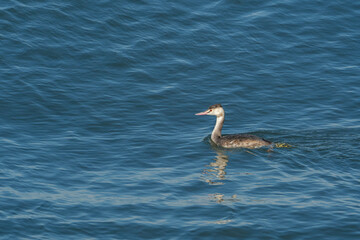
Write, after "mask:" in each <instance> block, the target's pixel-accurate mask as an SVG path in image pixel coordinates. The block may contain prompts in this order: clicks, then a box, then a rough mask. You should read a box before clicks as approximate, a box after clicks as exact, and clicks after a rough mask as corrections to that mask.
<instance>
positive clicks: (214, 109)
mask: <svg viewBox="0 0 360 240" xmlns="http://www.w3.org/2000/svg"><path fill="white" fill-rule="evenodd" d="M195 115H214V116H216V124H215V127H214V130H213V131H212V133H211V140H212V141H213V142H214V143H215V144H216V145H217V146H220V147H224V148H258V147H263V146H270V145H271V144H272V142H270V141H267V140H265V139H262V138H259V137H257V136H254V135H248V134H233V135H225V136H221V129H222V127H223V124H224V119H225V111H224V109H223V108H222V106H221V105H220V104H215V105H212V106H210V107H209V109H208V110H206V111H204V112H200V113H197V114H195Z"/></svg>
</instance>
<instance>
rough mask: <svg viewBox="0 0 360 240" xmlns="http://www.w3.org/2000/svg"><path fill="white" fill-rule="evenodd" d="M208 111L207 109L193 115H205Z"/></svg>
mask: <svg viewBox="0 0 360 240" xmlns="http://www.w3.org/2000/svg"><path fill="white" fill-rule="evenodd" d="M208 113H209V110H206V111H205V112H199V113H196V114H195V115H207V114H208Z"/></svg>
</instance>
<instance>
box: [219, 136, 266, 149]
mask: <svg viewBox="0 0 360 240" xmlns="http://www.w3.org/2000/svg"><path fill="white" fill-rule="evenodd" d="M216 144H217V145H219V146H221V147H224V148H259V147H263V146H268V145H271V144H272V143H271V142H270V141H267V140H265V139H263V138H260V137H257V136H254V135H249V134H231V135H225V136H220V137H219V139H218V141H217V143H216Z"/></svg>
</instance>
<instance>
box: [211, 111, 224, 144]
mask: <svg viewBox="0 0 360 240" xmlns="http://www.w3.org/2000/svg"><path fill="white" fill-rule="evenodd" d="M224 120H225V114H223V115H221V116H218V117H216V124H215V127H214V130H213V131H212V133H211V140H212V141H213V142H214V143H217V142H218V141H219V138H220V137H221V129H222V127H223V124H224Z"/></svg>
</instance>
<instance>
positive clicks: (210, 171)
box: [203, 149, 237, 203]
mask: <svg viewBox="0 0 360 240" xmlns="http://www.w3.org/2000/svg"><path fill="white" fill-rule="evenodd" d="M213 160H214V161H212V162H211V163H210V164H209V165H207V168H205V169H204V171H203V175H204V178H205V182H207V183H208V184H209V185H224V182H223V181H224V180H226V166H227V164H228V162H229V156H228V155H226V154H225V153H224V152H223V151H220V150H217V149H216V156H215V159H213ZM209 196H210V198H211V199H213V200H215V201H216V202H217V203H222V202H223V201H237V196H236V194H233V195H232V196H231V197H230V198H229V197H227V198H226V197H225V196H224V194H221V193H214V194H210V195H209Z"/></svg>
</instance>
